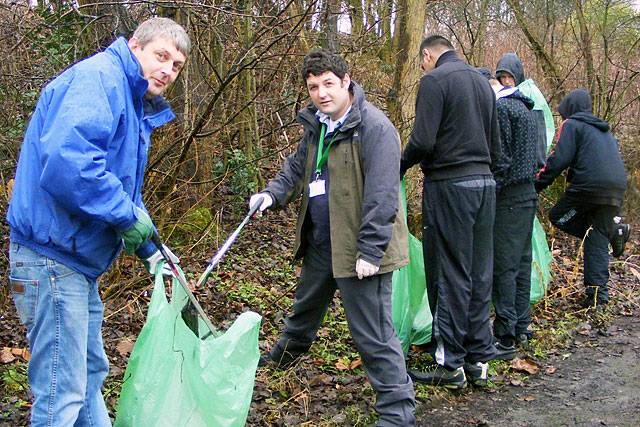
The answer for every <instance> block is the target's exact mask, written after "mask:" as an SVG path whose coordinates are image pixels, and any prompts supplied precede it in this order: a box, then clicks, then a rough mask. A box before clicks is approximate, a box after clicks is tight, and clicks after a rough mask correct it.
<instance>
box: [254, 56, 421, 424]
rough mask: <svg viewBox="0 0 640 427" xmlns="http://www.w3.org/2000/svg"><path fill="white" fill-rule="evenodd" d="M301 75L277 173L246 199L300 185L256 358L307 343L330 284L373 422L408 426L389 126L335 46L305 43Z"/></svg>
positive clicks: (396, 172) (278, 360)
mask: <svg viewBox="0 0 640 427" xmlns="http://www.w3.org/2000/svg"><path fill="white" fill-rule="evenodd" d="M302 78H303V80H304V81H305V83H306V86H307V89H308V91H309V95H310V97H311V101H312V105H309V106H308V107H307V108H305V109H303V110H302V111H301V112H300V114H299V115H298V121H299V122H300V123H301V124H302V126H303V127H304V137H303V138H302V141H301V142H300V144H299V146H298V148H297V150H296V152H295V153H294V154H292V155H291V156H290V157H289V158H288V159H287V160H286V162H285V163H284V165H283V167H282V170H281V171H280V172H279V173H278V175H277V176H276V177H275V178H274V179H273V180H272V181H271V182H270V183H269V184H268V186H267V187H266V189H265V190H264V191H263V192H261V193H258V194H255V195H253V196H252V197H251V200H250V205H251V206H253V205H254V204H255V203H260V204H261V205H260V211H263V210H265V209H267V208H269V207H272V206H275V207H282V206H284V205H286V204H287V203H289V202H291V201H293V200H295V199H296V198H297V197H298V196H299V195H300V194H301V193H302V204H301V207H300V212H299V215H298V225H297V231H296V242H295V255H296V257H297V258H303V263H302V273H301V276H300V282H299V284H298V288H297V290H296V297H295V301H294V305H293V314H291V315H290V316H288V317H287V319H286V320H285V330H284V333H283V334H282V336H281V337H280V339H279V340H278V342H277V343H276V344H275V345H274V347H273V348H272V349H271V351H270V352H269V354H268V355H265V356H263V357H262V358H261V363H262V364H268V363H272V364H278V365H290V364H292V363H293V362H295V360H296V359H297V358H298V357H299V356H300V355H302V354H304V353H305V352H307V351H308V350H309V347H310V346H311V344H312V342H313V340H314V339H315V337H316V333H317V331H318V328H319V327H320V325H321V323H322V320H323V319H324V316H325V313H326V312H327V309H328V307H329V305H330V303H331V300H332V299H333V296H334V294H335V291H336V289H340V295H341V297H342V302H343V304H344V307H345V313H346V317H347V322H348V324H349V328H350V330H351V334H352V336H353V340H354V342H355V344H356V347H357V348H358V351H359V353H360V356H361V357H362V362H363V365H364V369H365V371H366V372H367V375H368V377H369V381H370V382H371V385H372V387H373V389H374V390H375V391H376V393H377V401H376V411H377V412H378V414H379V415H380V418H379V421H378V425H380V426H411V425H414V424H415V414H414V412H415V397H414V391H413V384H412V382H411V379H410V378H409V376H408V375H407V372H406V367H405V362H404V356H403V353H402V349H401V346H400V342H399V340H398V338H397V336H396V333H395V330H394V328H393V323H392V320H391V276H392V272H393V270H395V269H398V268H400V267H402V266H404V265H406V264H407V263H408V245H407V227H406V221H405V218H404V215H403V214H402V211H401V209H399V206H400V198H399V176H400V140H399V137H398V133H397V131H396V129H395V128H394V127H393V125H392V124H391V122H390V121H389V119H388V118H387V117H386V116H385V115H384V114H383V113H382V112H381V111H380V110H378V109H377V108H376V107H374V106H373V105H372V104H370V103H369V102H367V101H366V100H365V97H364V91H363V90H362V88H361V87H360V86H359V85H358V84H356V83H355V82H353V81H351V79H350V77H349V74H348V69H347V64H346V62H345V61H344V59H342V58H341V57H340V56H338V55H335V54H332V53H329V52H327V51H323V50H318V51H313V52H311V53H310V54H309V55H307V56H306V57H305V60H304V64H303V67H302ZM318 154H319V155H318Z"/></svg>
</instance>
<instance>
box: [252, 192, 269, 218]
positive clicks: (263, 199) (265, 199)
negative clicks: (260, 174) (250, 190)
mask: <svg viewBox="0 0 640 427" xmlns="http://www.w3.org/2000/svg"><path fill="white" fill-rule="evenodd" d="M256 203H260V208H258V211H257V212H256V216H257V217H260V216H262V212H263V211H264V210H265V209H267V208H269V206H271V205H272V204H273V199H272V198H271V196H270V195H269V194H267V193H256V194H254V195H253V196H251V198H250V199H249V210H251V208H252V207H254V206H255V204H256Z"/></svg>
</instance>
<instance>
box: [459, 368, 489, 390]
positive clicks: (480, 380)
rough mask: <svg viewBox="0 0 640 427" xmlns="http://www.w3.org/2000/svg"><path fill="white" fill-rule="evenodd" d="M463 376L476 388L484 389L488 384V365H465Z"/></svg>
mask: <svg viewBox="0 0 640 427" xmlns="http://www.w3.org/2000/svg"><path fill="white" fill-rule="evenodd" d="M464 374H465V376H466V377H467V378H468V379H469V382H470V383H471V384H472V385H474V386H476V387H486V386H487V385H488V384H487V383H488V382H489V364H488V363H483V362H476V363H465V364H464Z"/></svg>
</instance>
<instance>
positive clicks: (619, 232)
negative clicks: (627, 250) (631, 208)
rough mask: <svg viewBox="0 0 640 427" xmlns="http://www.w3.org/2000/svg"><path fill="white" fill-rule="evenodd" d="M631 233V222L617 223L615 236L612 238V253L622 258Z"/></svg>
mask: <svg viewBox="0 0 640 427" xmlns="http://www.w3.org/2000/svg"><path fill="white" fill-rule="evenodd" d="M630 235H631V226H629V224H616V226H615V230H614V234H613V237H612V238H611V241H610V242H611V249H612V255H613V256H614V257H615V258H620V257H621V256H622V255H623V254H624V245H625V244H626V243H627V240H629V236H630Z"/></svg>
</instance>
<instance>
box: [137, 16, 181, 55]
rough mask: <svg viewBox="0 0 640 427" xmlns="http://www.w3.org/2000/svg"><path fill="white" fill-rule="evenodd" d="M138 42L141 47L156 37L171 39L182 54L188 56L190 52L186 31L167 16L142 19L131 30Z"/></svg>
mask: <svg viewBox="0 0 640 427" xmlns="http://www.w3.org/2000/svg"><path fill="white" fill-rule="evenodd" d="M131 37H135V38H136V39H138V41H139V42H140V46H141V47H145V45H146V44H147V43H150V42H151V41H153V40H155V39H156V38H158V37H161V38H164V39H167V40H169V41H172V42H173V43H174V44H175V45H176V49H178V51H179V52H180V53H182V54H183V55H184V56H189V52H191V40H190V39H189V35H188V34H187V32H186V31H185V30H184V28H182V26H180V25H179V24H177V23H176V22H175V21H173V20H171V19H169V18H151V19H147V20H146V21H144V22H143V23H142V24H140V25H139V26H138V28H136V30H135V31H134V32H133V36H131Z"/></svg>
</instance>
